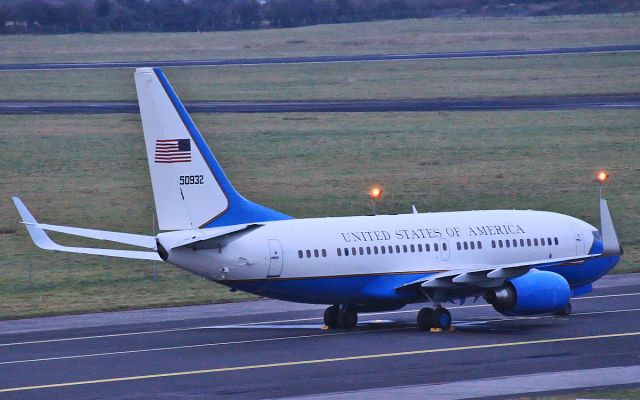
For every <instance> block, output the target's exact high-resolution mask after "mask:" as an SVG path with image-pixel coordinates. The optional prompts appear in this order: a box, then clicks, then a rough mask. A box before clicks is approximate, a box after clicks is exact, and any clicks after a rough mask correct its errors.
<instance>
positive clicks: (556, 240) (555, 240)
mask: <svg viewBox="0 0 640 400" xmlns="http://www.w3.org/2000/svg"><path fill="white" fill-rule="evenodd" d="M553 242H554V243H555V244H556V246H557V245H558V244H560V242H558V238H557V237H554V238H553Z"/></svg>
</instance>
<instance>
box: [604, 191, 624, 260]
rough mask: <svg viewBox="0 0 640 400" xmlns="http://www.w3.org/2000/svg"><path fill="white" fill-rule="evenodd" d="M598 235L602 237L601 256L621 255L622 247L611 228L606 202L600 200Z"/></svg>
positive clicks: (613, 229) (611, 222) (609, 213)
mask: <svg viewBox="0 0 640 400" xmlns="http://www.w3.org/2000/svg"><path fill="white" fill-rule="evenodd" d="M600 234H601V235H602V255H605V256H617V255H620V254H622V246H620V242H619V241H618V235H616V230H615V228H614V227H613V220H612V219H611V212H609V206H608V205H607V200H605V199H600Z"/></svg>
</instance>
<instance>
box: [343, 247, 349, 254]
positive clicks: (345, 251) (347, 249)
mask: <svg viewBox="0 0 640 400" xmlns="http://www.w3.org/2000/svg"><path fill="white" fill-rule="evenodd" d="M344 255H345V256H348V255H349V248H348V247H345V248H344Z"/></svg>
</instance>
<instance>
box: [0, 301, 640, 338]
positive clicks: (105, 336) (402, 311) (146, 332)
mask: <svg viewBox="0 0 640 400" xmlns="http://www.w3.org/2000/svg"><path fill="white" fill-rule="evenodd" d="M638 295H640V292H634V293H621V294H611V295H598V296H582V297H576V298H574V299H572V301H578V300H591V299H602V298H610V297H626V296H638ZM478 307H491V305H489V304H474V305H465V306H453V307H447V308H448V309H449V310H455V309H461V308H478ZM418 310H419V309H416V308H411V309H408V310H398V311H384V312H375V313H362V314H361V316H362V317H366V316H374V315H395V314H406V313H416V312H417V311H418ZM573 315H577V314H573ZM320 320H322V317H311V318H297V319H285V320H274V321H262V322H249V323H246V324H237V325H238V326H241V327H249V326H254V325H273V324H280V323H296V322H304V321H320ZM219 326H224V325H206V326H194V327H188V328H170V329H158V330H150V331H139V332H124V333H113V334H107V335H91V336H78V337H68V338H59V339H44V340H31V341H24V342H12V343H0V347H9V346H22V345H30V344H42V343H57V342H69V341H74V340H91V339H106V338H114V337H123V336H139V335H153V334H163V333H173V332H187V331H195V330H201V329H216V328H217V327H219Z"/></svg>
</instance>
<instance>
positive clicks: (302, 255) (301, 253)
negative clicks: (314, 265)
mask: <svg viewBox="0 0 640 400" xmlns="http://www.w3.org/2000/svg"><path fill="white" fill-rule="evenodd" d="M302 257H304V253H303V252H302V250H298V258H302Z"/></svg>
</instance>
